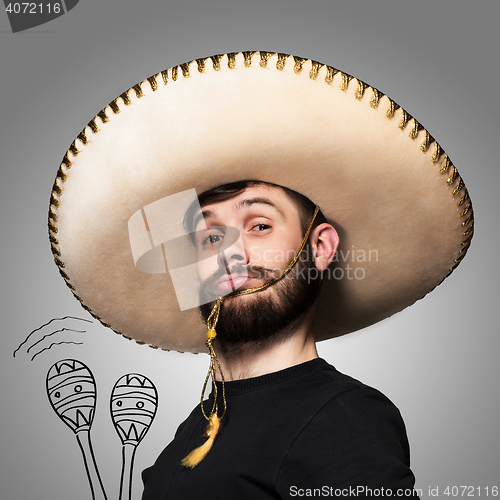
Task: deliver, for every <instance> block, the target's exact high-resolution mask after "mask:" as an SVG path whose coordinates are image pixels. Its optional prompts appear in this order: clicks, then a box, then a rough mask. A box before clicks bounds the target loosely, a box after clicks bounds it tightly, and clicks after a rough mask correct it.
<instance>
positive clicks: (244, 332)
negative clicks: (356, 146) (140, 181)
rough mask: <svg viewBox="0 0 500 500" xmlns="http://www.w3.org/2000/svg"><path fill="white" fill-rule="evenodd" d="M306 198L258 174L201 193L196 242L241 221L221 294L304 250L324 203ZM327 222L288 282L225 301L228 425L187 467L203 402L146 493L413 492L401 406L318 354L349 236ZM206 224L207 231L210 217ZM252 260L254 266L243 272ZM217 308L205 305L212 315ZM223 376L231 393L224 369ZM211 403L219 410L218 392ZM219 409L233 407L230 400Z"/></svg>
mask: <svg viewBox="0 0 500 500" xmlns="http://www.w3.org/2000/svg"><path fill="white" fill-rule="evenodd" d="M292 196H293V197H292ZM297 198H299V199H300V198H301V196H300V195H298V194H297V193H294V192H291V191H290V190H285V189H283V188H281V187H278V186H274V185H270V184H266V183H260V182H256V181H253V182H252V181H251V182H239V183H234V184H230V185H227V186H221V187H218V188H216V189H214V190H211V191H208V192H206V193H203V194H202V195H200V196H199V199H200V205H201V208H202V216H203V217H202V218H199V217H198V216H199V215H200V214H199V213H197V214H196V213H195V214H194V217H193V216H192V215H191V217H192V218H194V220H195V221H196V220H197V221H198V224H197V225H195V226H194V227H192V226H191V227H192V229H193V230H194V231H196V233H195V234H196V237H195V242H194V243H195V245H197V246H198V247H203V245H207V244H208V243H207V241H206V240H207V239H208V240H209V242H210V244H214V243H216V242H218V241H219V240H220V239H222V238H223V237H224V234H223V232H222V231H221V229H220V227H225V226H230V227H234V228H236V229H238V230H239V232H240V234H241V236H242V240H243V246H238V245H233V246H231V247H229V248H228V249H226V250H225V251H224V254H225V257H226V258H224V259H221V260H220V261H219V262H220V265H221V269H222V270H223V271H225V269H226V267H228V268H229V269H230V270H231V271H230V273H229V274H227V275H226V274H225V273H224V274H222V275H221V273H218V272H217V270H215V273H213V274H214V276H215V279H214V280H212V281H214V282H215V283H216V284H217V285H218V286H217V287H216V288H217V291H218V292H219V294H221V295H223V294H225V293H227V290H228V288H229V289H230V290H231V289H233V290H234V289H236V290H248V289H250V288H257V287H260V286H262V285H264V284H265V283H266V282H268V281H269V280H270V279H272V278H274V277H276V276H278V275H280V274H281V273H282V272H283V271H284V270H285V269H286V268H287V266H288V264H289V261H288V260H284V259H283V256H285V255H286V256H289V255H290V253H292V256H293V254H294V252H295V251H296V250H297V249H298V248H299V247H300V245H301V241H302V239H303V236H304V234H305V233H306V231H307V228H308V226H309V224H310V223H311V220H312V217H313V215H314V208H315V206H314V204H313V203H311V202H310V201H309V200H307V199H305V198H303V203H302V204H300V205H299V204H298V203H297ZM206 200H208V201H206ZM324 220H325V218H324V216H322V214H321V215H320V216H319V217H318V216H317V219H316V220H315V221H314V223H313V225H312V230H311V232H310V235H309V243H308V245H307V247H306V248H305V249H304V250H303V251H302V253H301V255H302V259H300V258H299V260H298V261H297V265H296V266H294V267H293V268H292V269H291V270H290V271H289V272H288V273H287V274H286V275H285V276H284V277H283V278H282V279H281V280H279V281H277V282H276V283H274V284H273V285H272V286H270V287H268V288H267V289H264V290H261V291H259V292H256V293H253V294H247V295H240V296H236V297H229V298H227V299H225V301H224V304H223V307H222V308H221V313H220V317H219V321H218V324H217V337H216V342H215V350H216V351H217V355H218V358H219V360H220V366H221V368H222V373H223V374H224V378H225V393H226V398H227V412H226V415H225V416H224V418H223V419H222V422H221V425H222V429H221V431H220V434H219V435H218V436H217V438H216V441H215V443H214V446H213V449H212V450H211V451H210V452H209V453H208V455H207V456H206V458H204V459H203V461H201V463H199V464H198V465H197V466H196V467H195V468H193V469H186V467H183V466H182V465H181V461H182V459H183V457H184V456H185V455H186V454H187V453H188V452H189V451H190V450H192V449H193V448H195V447H197V446H199V445H200V444H201V443H202V442H203V441H204V440H205V438H204V437H203V431H204V428H205V425H206V422H205V419H204V417H203V415H202V412H201V411H200V408H199V407H197V408H196V409H195V410H194V411H193V412H192V414H191V415H190V417H189V418H188V419H187V420H186V421H185V422H184V423H183V424H181V426H180V427H179V429H178V431H177V433H176V437H175V439H174V440H173V442H172V443H171V444H170V445H169V446H168V447H167V448H166V450H165V451H164V452H163V453H162V454H161V455H160V457H159V459H158V460H157V462H156V464H155V465H154V466H153V467H151V468H150V469H147V470H146V471H144V473H143V478H144V484H145V490H144V495H143V499H144V500H153V499H159V498H204V495H206V494H208V492H210V491H213V492H214V494H216V495H217V496H218V497H220V498H228V499H229V498H235V499H236V498H238V499H243V498H248V499H257V498H258V499H267V498H269V499H271V498H273V499H274V498H290V497H293V496H297V495H298V494H299V493H300V492H301V491H302V492H305V491H308V490H309V491H314V490H321V489H323V494H325V492H330V491H332V492H334V491H337V492H341V491H342V490H347V491H349V490H351V491H353V490H354V491H356V492H357V494H358V495H359V496H361V497H363V496H364V493H366V491H368V490H372V491H373V490H377V491H381V490H382V489H386V490H387V489H391V491H392V492H393V493H394V494H395V495H396V490H399V491H398V493H397V494H398V495H399V496H406V495H408V496H411V495H412V494H413V493H412V489H413V486H414V477H413V474H412V472H411V470H410V468H409V463H410V459H409V447H408V441H407V438H406V433H405V428H404V424H403V422H402V420H401V417H400V415H399V412H398V410H397V409H396V408H395V407H394V405H393V404H392V403H391V402H390V401H389V400H388V399H387V398H385V397H384V396H383V395H382V394H380V393H379V392H377V391H376V390H374V389H371V388H369V387H367V386H365V385H363V384H362V383H360V382H358V381H356V380H354V379H351V378H350V377H347V376H345V375H342V374H340V373H339V372H337V371H336V370H335V368H333V367H332V366H330V365H328V364H327V363H326V362H325V361H324V360H321V359H319V358H318V354H317V351H316V344H315V337H314V329H313V321H314V315H315V308H316V304H317V299H318V297H319V293H320V288H321V277H320V276H321V273H322V272H323V271H325V270H326V269H327V268H328V266H329V265H330V263H331V262H332V260H333V258H334V255H335V251H336V249H337V246H338V243H339V237H338V235H337V232H336V230H335V229H334V228H333V227H332V225H330V224H329V223H327V222H322V221H324ZM189 222H192V220H190V221H189ZM203 223H204V224H206V230H203V231H202V230H199V227H198V226H199V225H200V224H203ZM211 226H215V229H214V230H211ZM197 229H198V231H197ZM205 233H207V235H208V236H206V235H205ZM204 238H205V239H204ZM304 259H305V260H304ZM290 260H291V259H290ZM203 263H204V261H203V260H202V261H201V262H200V264H199V272H200V275H201V276H200V278H201V279H202V281H203V282H204V283H205V286H209V285H207V282H210V281H211V277H210V274H211V271H212V269H205V268H204V265H203ZM241 268H246V269H247V270H248V272H247V273H244V276H245V278H244V279H243V280H240V281H238V279H239V278H238V277H239V276H240V275H241ZM313 270H314V271H315V272H314V273H313V272H311V271H313ZM218 275H221V276H222V279H221V278H218ZM228 276H229V279H228V278H227V277H228ZM268 276H270V277H268ZM231 281H234V283H230V282H231ZM231 285H232V288H231ZM235 285H237V286H236V287H235ZM213 305H214V304H213V302H210V303H208V304H207V305H204V306H202V307H201V312H202V315H203V318H204V319H205V320H206V319H207V317H208V316H209V314H210V311H211V310H212V307H213ZM217 378H218V382H217V384H219V386H220V387H219V391H218V392H219V394H222V391H223V387H222V383H221V374H220V373H217ZM205 406H206V408H207V410H206V411H207V412H208V409H209V408H210V407H211V406H212V401H208V402H206V403H205ZM218 406H219V407H220V408H222V407H223V406H224V402H223V400H222V397H220V398H219V404H218ZM221 412H222V411H221ZM339 495H340V494H339V493H337V496H339ZM332 496H333V494H332Z"/></svg>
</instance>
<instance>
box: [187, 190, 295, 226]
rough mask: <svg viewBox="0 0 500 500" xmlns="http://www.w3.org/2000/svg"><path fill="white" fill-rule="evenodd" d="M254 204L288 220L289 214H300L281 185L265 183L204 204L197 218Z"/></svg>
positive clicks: (224, 212)
mask: <svg viewBox="0 0 500 500" xmlns="http://www.w3.org/2000/svg"><path fill="white" fill-rule="evenodd" d="M252 206H267V207H270V208H271V209H273V210H275V211H276V212H277V213H278V214H280V215H281V217H282V218H283V219H284V220H287V216H290V214H291V213H293V212H296V213H297V214H298V210H297V208H296V207H295V205H294V204H293V203H292V202H291V200H290V199H289V197H288V196H287V194H286V193H285V191H284V190H283V189H282V188H281V187H280V186H271V185H266V184H263V185H258V186H249V187H247V188H245V189H244V190H243V191H242V192H241V193H238V194H237V195H235V196H234V197H232V198H229V199H225V200H221V201H213V202H209V203H206V204H204V205H202V206H201V209H200V210H197V211H196V213H195V220H199V219H200V218H201V216H202V217H204V218H209V217H215V216H224V215H225V214H229V213H231V212H238V211H242V210H244V209H247V208H250V207H252Z"/></svg>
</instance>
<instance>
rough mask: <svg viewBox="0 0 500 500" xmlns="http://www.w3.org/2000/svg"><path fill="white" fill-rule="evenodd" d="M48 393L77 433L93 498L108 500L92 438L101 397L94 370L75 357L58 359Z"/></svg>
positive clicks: (49, 380) (54, 404)
mask: <svg viewBox="0 0 500 500" xmlns="http://www.w3.org/2000/svg"><path fill="white" fill-rule="evenodd" d="M47 395H48V396H49V401H50V404H51V405H52V408H53V409H54V411H55V412H56V413H57V415H58V416H59V417H60V418H61V420H62V421H63V422H64V423H65V424H66V425H67V426H68V427H69V428H70V429H71V430H72V431H73V432H74V433H75V436H76V440H77V441H78V445H79V446H80V450H81V451H82V455H83V461H84V464H85V470H86V471H87V477H88V480H89V483H90V489H91V491H92V498H93V500H107V496H106V492H105V491H104V486H103V484H102V481H101V476H100V475H99V470H98V469H97V463H96V461H95V457H94V451H93V449H92V442H91V440H90V427H91V426H92V421H93V419H94V413H95V405H96V399H97V391H96V385H95V380H94V376H93V375H92V372H91V371H90V370H89V369H88V367H87V366H85V365H84V364H83V363H82V362H80V361H77V360H75V359H63V360H61V361H58V362H57V363H54V364H53V365H52V366H51V367H50V369H49V371H48V373H47Z"/></svg>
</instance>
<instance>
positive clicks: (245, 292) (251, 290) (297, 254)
mask: <svg viewBox="0 0 500 500" xmlns="http://www.w3.org/2000/svg"><path fill="white" fill-rule="evenodd" d="M318 212H319V207H318V206H317V205H316V209H315V210H314V215H313V218H312V220H311V223H310V224H309V227H308V228H307V231H306V234H305V235H304V238H302V243H301V244H300V247H299V249H298V250H297V251H296V252H295V256H294V257H293V259H292V261H291V262H290V264H288V266H287V267H286V269H285V270H284V271H282V272H281V274H280V275H279V276H277V277H276V278H273V279H272V280H270V281H268V282H267V283H265V284H264V285H262V286H258V287H255V288H248V289H246V290H236V291H235V292H232V293H230V294H229V295H226V298H227V297H238V296H240V295H248V294H249V293H254V292H260V291H261V290H265V289H266V288H269V287H270V286H271V285H274V283H276V282H277V281H279V280H280V279H282V278H284V277H285V276H286V275H287V274H288V273H289V272H290V270H291V269H292V267H293V266H294V265H295V264H296V263H297V261H298V260H299V257H300V254H301V252H302V250H304V247H305V246H306V243H307V240H308V239H309V235H310V234H311V230H312V227H313V224H314V221H315V220H316V215H318Z"/></svg>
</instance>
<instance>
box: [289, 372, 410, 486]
mask: <svg viewBox="0 0 500 500" xmlns="http://www.w3.org/2000/svg"><path fill="white" fill-rule="evenodd" d="M318 372H319V373H322V379H323V380H322V381H321V382H320V384H319V386H320V387H319V391H320V393H321V396H322V397H321V404H320V405H319V406H316V407H315V408H314V411H312V412H311V413H310V417H309V419H308V421H307V423H306V424H305V425H304V426H303V427H302V428H301V429H300V430H299V432H298V433H297V435H296V437H295V439H294V442H293V444H292V446H291V447H290V448H289V451H288V454H287V457H286V459H285V461H284V462H283V466H282V470H281V473H280V479H281V480H283V481H284V483H287V482H290V481H293V478H294V477H303V478H304V479H303V481H305V482H306V483H308V484H309V486H311V487H315V486H316V487H317V486H318V485H319V486H322V485H323V484H326V485H330V486H335V487H343V486H346V485H347V486H349V485H354V486H357V485H366V486H370V485H379V486H384V487H391V488H392V487H397V486H399V485H403V486H404V487H406V486H408V487H413V484H414V477H413V474H412V472H411V470H410V468H409V466H410V452H409V445H408V439H407V436H406V429H405V425H404V423H403V419H402V417H401V414H400V412H399V410H398V409H397V408H396V406H395V405H394V404H393V403H392V402H391V401H390V400H389V399H388V398H387V397H386V396H384V395H383V394H382V393H381V392H380V391H378V390H376V389H374V388H372V387H369V386H367V385H365V384H363V383H361V382H360V381H358V380H355V379H353V378H351V377H349V376H347V375H344V374H342V373H340V372H338V371H337V370H336V369H335V368H333V367H331V366H330V365H328V364H326V363H325V365H324V366H323V367H322V369H321V370H318ZM304 464H307V465H306V469H307V470H304Z"/></svg>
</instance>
